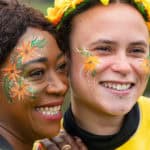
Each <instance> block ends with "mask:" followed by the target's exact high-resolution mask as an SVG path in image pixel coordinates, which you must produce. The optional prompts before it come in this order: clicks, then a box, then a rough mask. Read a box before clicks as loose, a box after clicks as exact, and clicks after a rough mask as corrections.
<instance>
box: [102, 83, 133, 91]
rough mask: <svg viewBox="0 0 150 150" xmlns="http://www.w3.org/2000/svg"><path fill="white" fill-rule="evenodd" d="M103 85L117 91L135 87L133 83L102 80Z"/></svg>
mask: <svg viewBox="0 0 150 150" xmlns="http://www.w3.org/2000/svg"><path fill="white" fill-rule="evenodd" d="M100 84H101V85H102V86H103V87H105V88H109V89H111V90H116V91H126V90H129V89H131V88H132V87H133V85H134V84H133V83H129V82H128V83H117V82H101V83H100Z"/></svg>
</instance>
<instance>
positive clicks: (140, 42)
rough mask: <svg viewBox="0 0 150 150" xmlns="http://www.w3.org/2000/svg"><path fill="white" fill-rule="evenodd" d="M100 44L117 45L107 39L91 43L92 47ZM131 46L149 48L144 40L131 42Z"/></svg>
mask: <svg viewBox="0 0 150 150" xmlns="http://www.w3.org/2000/svg"><path fill="white" fill-rule="evenodd" d="M99 43H104V44H114V45H115V44H117V42H115V41H111V40H106V39H99V40H97V41H95V42H92V43H91V46H93V45H95V44H99ZM130 45H133V46H134V45H143V46H144V47H148V45H147V43H146V42H145V41H144V40H139V41H135V42H131V43H130Z"/></svg>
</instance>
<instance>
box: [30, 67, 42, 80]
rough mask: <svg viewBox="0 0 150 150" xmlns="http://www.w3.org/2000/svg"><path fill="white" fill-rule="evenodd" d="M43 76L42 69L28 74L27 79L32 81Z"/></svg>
mask: <svg viewBox="0 0 150 150" xmlns="http://www.w3.org/2000/svg"><path fill="white" fill-rule="evenodd" d="M44 74H45V70H44V69H36V70H33V71H31V72H30V73H29V77H30V78H33V79H41V78H42V77H43V76H44Z"/></svg>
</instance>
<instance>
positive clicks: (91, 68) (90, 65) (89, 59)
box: [77, 49, 100, 77]
mask: <svg viewBox="0 0 150 150" xmlns="http://www.w3.org/2000/svg"><path fill="white" fill-rule="evenodd" d="M77 52H79V53H80V54H81V55H82V56H84V57H85V61H84V64H83V70H84V71H85V72H89V73H91V75H92V76H93V77H94V76H95V75H96V66H97V65H98V64H99V63H100V62H99V58H98V57H97V56H93V55H92V54H91V53H90V52H89V51H88V50H87V49H77Z"/></svg>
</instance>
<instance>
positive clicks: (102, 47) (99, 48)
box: [95, 46, 112, 52]
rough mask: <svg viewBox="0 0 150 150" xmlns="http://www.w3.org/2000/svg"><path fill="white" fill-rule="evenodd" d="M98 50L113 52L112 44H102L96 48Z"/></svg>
mask: <svg viewBox="0 0 150 150" xmlns="http://www.w3.org/2000/svg"><path fill="white" fill-rule="evenodd" d="M95 50H96V51H102V52H111V50H112V48H111V47H110V46H100V47H96V48H95Z"/></svg>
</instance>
